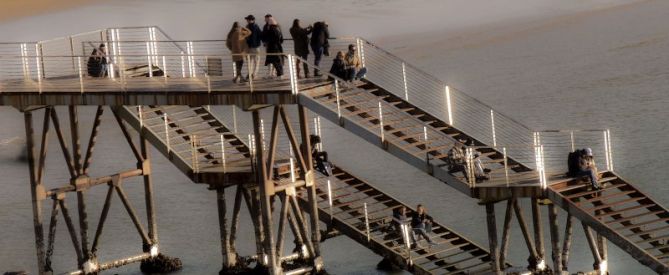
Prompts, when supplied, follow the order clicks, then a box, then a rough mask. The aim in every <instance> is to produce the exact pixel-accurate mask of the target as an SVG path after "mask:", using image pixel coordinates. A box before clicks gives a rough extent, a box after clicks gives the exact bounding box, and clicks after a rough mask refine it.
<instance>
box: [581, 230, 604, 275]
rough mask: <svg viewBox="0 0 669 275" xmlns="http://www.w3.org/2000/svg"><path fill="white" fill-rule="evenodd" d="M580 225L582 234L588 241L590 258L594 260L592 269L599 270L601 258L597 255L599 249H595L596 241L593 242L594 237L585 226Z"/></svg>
mask: <svg viewBox="0 0 669 275" xmlns="http://www.w3.org/2000/svg"><path fill="white" fill-rule="evenodd" d="M581 225H582V226H583V232H584V233H585V238H586V239H587V240H588V246H589V247H590V252H592V258H594V260H595V263H594V264H593V268H595V269H599V264H600V263H601V262H602V256H601V255H600V254H599V248H598V247H597V240H595V236H594V234H593V233H592V230H590V227H588V225H587V224H585V223H584V222H581Z"/></svg>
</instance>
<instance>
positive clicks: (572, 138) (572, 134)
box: [569, 131, 576, 152]
mask: <svg viewBox="0 0 669 275" xmlns="http://www.w3.org/2000/svg"><path fill="white" fill-rule="evenodd" d="M569 138H570V139H571V151H572V152H574V151H576V145H575V144H574V131H569Z"/></svg>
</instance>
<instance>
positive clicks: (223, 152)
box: [221, 135, 227, 173]
mask: <svg viewBox="0 0 669 275" xmlns="http://www.w3.org/2000/svg"><path fill="white" fill-rule="evenodd" d="M221 164H223V173H227V167H226V166H227V163H226V160H225V138H224V137H223V135H221Z"/></svg>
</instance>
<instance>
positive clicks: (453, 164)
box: [447, 140, 468, 179]
mask: <svg viewBox="0 0 669 275" xmlns="http://www.w3.org/2000/svg"><path fill="white" fill-rule="evenodd" d="M447 155H448V172H449V173H451V174H453V173H457V172H462V173H463V174H464V175H465V179H467V178H468V176H467V167H466V161H465V145H464V144H463V141H460V140H458V141H456V142H455V144H453V147H452V148H451V149H450V150H448V154H447Z"/></svg>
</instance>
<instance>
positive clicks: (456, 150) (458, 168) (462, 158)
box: [447, 140, 491, 183]
mask: <svg viewBox="0 0 669 275" xmlns="http://www.w3.org/2000/svg"><path fill="white" fill-rule="evenodd" d="M465 143H467V144H470V145H473V140H469V141H465V140H456V141H455V144H453V147H452V148H451V149H450V150H448V153H447V159H448V172H449V173H451V174H452V173H457V172H462V173H463V174H464V176H465V179H467V180H468V181H469V173H468V171H469V169H468V167H467V155H466V153H465V152H466V149H467V148H466V147H465ZM470 165H473V166H474V167H473V168H474V180H475V181H476V182H477V183H480V182H483V181H485V180H489V179H490V177H489V176H488V174H489V173H490V171H491V170H490V169H488V168H486V167H485V166H484V165H483V162H482V161H481V153H479V152H478V151H476V152H474V155H473V156H472V161H471V164H470Z"/></svg>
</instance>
